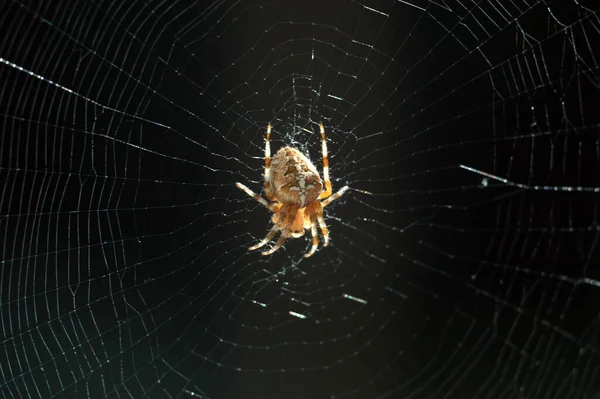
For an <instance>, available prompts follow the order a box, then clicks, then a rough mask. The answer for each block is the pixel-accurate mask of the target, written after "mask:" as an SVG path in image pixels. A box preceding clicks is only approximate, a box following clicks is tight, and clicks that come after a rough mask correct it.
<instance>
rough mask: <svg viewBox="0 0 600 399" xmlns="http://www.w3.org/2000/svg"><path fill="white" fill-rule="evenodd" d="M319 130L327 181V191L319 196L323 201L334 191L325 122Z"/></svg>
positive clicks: (324, 173) (324, 172) (325, 179)
mask: <svg viewBox="0 0 600 399" xmlns="http://www.w3.org/2000/svg"><path fill="white" fill-rule="evenodd" d="M319 129H320V131H321V151H322V152H323V180H324V181H325V191H323V192H322V193H321V194H320V195H319V199H323V198H327V197H329V196H330V195H331V193H332V192H333V191H332V189H331V181H330V180H329V158H327V139H326V138H325V128H324V127H323V122H321V123H320V124H319Z"/></svg>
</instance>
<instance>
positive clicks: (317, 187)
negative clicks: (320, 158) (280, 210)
mask: <svg viewBox="0 0 600 399" xmlns="http://www.w3.org/2000/svg"><path fill="white" fill-rule="evenodd" d="M269 180H270V181H271V191H272V192H273V195H275V198H277V199H278V200H279V202H281V203H283V204H290V205H292V204H295V205H298V206H299V207H300V208H304V205H305V204H310V203H311V202H314V201H316V200H317V198H318V197H319V194H321V191H322V190H323V183H322V182H321V177H320V176H319V172H317V168H315V165H313V164H312V162H310V160H309V159H308V158H307V157H306V156H305V155H304V154H302V153H301V152H300V151H298V150H297V149H295V148H291V147H284V148H281V149H280V150H279V151H277V154H275V157H274V158H273V163H272V164H271V170H270V178H269Z"/></svg>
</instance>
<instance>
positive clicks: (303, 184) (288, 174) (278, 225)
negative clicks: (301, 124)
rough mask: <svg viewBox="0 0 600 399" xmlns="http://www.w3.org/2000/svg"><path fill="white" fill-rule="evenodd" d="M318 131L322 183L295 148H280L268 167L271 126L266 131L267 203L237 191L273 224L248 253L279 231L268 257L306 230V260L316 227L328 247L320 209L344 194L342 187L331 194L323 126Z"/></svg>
mask: <svg viewBox="0 0 600 399" xmlns="http://www.w3.org/2000/svg"><path fill="white" fill-rule="evenodd" d="M319 127H320V131H321V148H322V151H323V180H324V181H325V190H323V182H322V181H321V177H320V176H319V172H317V168H315V165H313V164H312V162H311V161H310V159H308V157H306V156H305V155H304V154H302V153H301V152H300V151H298V150H297V149H295V148H292V147H283V148H281V149H280V150H279V151H277V153H276V154H275V157H274V158H273V163H272V164H271V146H270V139H271V124H270V123H269V125H268V127H267V138H266V142H265V185H264V189H265V195H266V197H267V199H268V200H269V201H271V202H268V201H267V200H265V199H264V198H263V197H261V196H260V195H258V194H256V193H254V192H253V191H252V190H250V189H249V188H248V187H246V186H244V185H243V184H242V183H236V185H237V187H238V188H239V189H241V190H243V191H244V192H246V194H248V195H249V196H251V197H252V198H254V199H255V200H256V201H258V202H260V203H261V204H263V205H264V206H265V207H267V208H268V209H269V210H270V211H271V212H273V217H272V221H273V223H274V225H273V227H272V228H271V231H269V233H268V234H267V236H266V237H265V238H263V239H262V240H261V241H260V242H259V243H258V244H256V245H254V246H252V247H250V248H249V249H250V250H251V251H253V250H255V249H258V248H260V247H262V246H264V245H265V244H267V243H268V242H269V241H271V240H272V239H273V237H275V235H276V234H277V232H279V231H281V236H280V237H279V239H278V240H277V243H276V244H275V245H274V246H273V247H272V248H271V249H269V250H267V251H264V252H263V253H262V254H263V255H270V254H272V253H273V252H275V251H277V250H278V249H279V248H281V246H282V245H283V243H284V242H285V240H286V239H287V238H288V237H293V238H298V237H302V236H303V235H304V230H305V229H306V230H308V229H310V231H311V234H312V247H311V249H310V251H308V252H307V253H306V254H305V255H304V256H305V257H309V256H311V255H312V254H314V253H315V251H316V250H317V246H318V244H319V238H318V233H317V223H318V224H319V227H320V228H321V233H322V234H323V246H324V247H326V246H327V244H329V230H327V226H326V225H325V221H324V220H323V208H325V207H326V206H327V205H329V204H330V203H331V202H332V201H335V200H336V199H338V198H339V197H340V196H341V195H342V194H344V193H345V192H346V190H348V186H344V187H342V188H341V189H340V190H339V191H338V192H337V193H335V194H333V195H332V193H333V191H332V188H331V181H330V180H329V161H328V159H327V141H326V139H325V128H324V127H323V123H320V124H319Z"/></svg>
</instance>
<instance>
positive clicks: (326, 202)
mask: <svg viewBox="0 0 600 399" xmlns="http://www.w3.org/2000/svg"><path fill="white" fill-rule="evenodd" d="M346 190H348V186H344V187H342V188H340V190H339V191H338V192H337V193H335V194H333V195H332V196H331V197H329V198H327V199H325V200H323V201H321V206H322V207H323V208H325V207H326V206H327V205H329V204H331V203H332V202H333V201H335V200H336V199H338V198H340V197H341V196H342V195H343V194H344V193H345V192H346Z"/></svg>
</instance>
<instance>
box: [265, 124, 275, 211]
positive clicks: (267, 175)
mask: <svg viewBox="0 0 600 399" xmlns="http://www.w3.org/2000/svg"><path fill="white" fill-rule="evenodd" d="M270 171H271V124H270V123H269V125H268V126H267V136H266V138H265V186H264V187H265V195H266V196H267V198H268V199H269V200H270V201H273V200H274V199H275V197H274V196H273V193H272V192H271V175H270Z"/></svg>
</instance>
